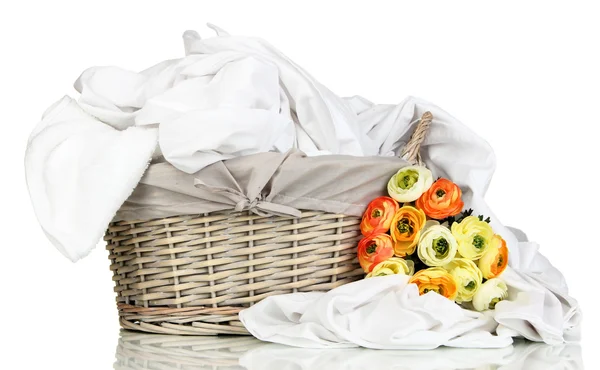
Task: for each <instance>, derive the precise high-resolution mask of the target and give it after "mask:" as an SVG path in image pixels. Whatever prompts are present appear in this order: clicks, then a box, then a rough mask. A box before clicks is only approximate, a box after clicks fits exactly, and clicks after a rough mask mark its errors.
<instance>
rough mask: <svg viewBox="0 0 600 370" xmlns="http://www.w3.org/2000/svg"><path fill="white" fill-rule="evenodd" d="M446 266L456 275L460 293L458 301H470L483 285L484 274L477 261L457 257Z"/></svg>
mask: <svg viewBox="0 0 600 370" xmlns="http://www.w3.org/2000/svg"><path fill="white" fill-rule="evenodd" d="M444 268H445V269H446V270H447V271H448V272H449V273H450V275H452V276H453V277H454V280H455V281H456V286H457V290H458V294H457V295H456V303H463V302H470V301H472V300H473V296H475V293H477V290H479V287H481V282H482V281H483V276H482V274H481V271H480V270H479V268H478V267H477V265H476V264H475V262H473V261H471V260H468V259H466V258H457V259H455V260H454V261H452V262H450V263H449V264H447V265H446V266H444Z"/></svg>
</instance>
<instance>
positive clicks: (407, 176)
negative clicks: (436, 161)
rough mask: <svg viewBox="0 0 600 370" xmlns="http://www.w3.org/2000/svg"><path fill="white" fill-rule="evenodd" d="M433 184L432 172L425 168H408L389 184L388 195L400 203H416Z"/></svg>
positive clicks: (397, 174)
mask: <svg viewBox="0 0 600 370" xmlns="http://www.w3.org/2000/svg"><path fill="white" fill-rule="evenodd" d="M432 184H433V175H432V174H431V171H429V170H428V169H427V168H425V167H423V166H408V167H404V168H402V169H401V170H400V171H398V172H397V173H396V174H395V175H394V176H392V178H391V179H390V181H389V182H388V193H389V194H390V197H392V198H394V199H395V200H396V201H398V202H400V203H408V202H414V201H415V200H417V199H419V197H420V196H421V195H422V194H423V193H424V192H426V191H427V190H429V188H430V187H431V185H432Z"/></svg>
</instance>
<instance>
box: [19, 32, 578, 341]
mask: <svg viewBox="0 0 600 370" xmlns="http://www.w3.org/2000/svg"><path fill="white" fill-rule="evenodd" d="M215 29H216V30H217V32H218V34H219V35H218V37H214V38H208V39H201V38H200V37H199V35H198V34H197V33H195V32H186V33H185V34H184V41H185V48H186V54H187V55H186V57H184V58H181V59H177V60H168V61H165V62H162V63H159V64H158V65H156V66H154V67H151V68H149V69H147V70H145V71H143V72H140V73H135V72H130V71H126V70H123V69H119V68H115V67H95V68H91V69H88V70H86V71H85V72H84V73H83V74H82V75H81V76H80V78H79V79H78V80H77V82H76V84H75V87H76V89H77V90H78V91H79V92H80V93H81V96H80V98H79V101H78V102H75V101H74V100H72V99H71V98H68V97H65V98H63V99H61V100H60V101H59V102H58V103H56V104H55V105H53V106H52V107H51V108H50V109H49V110H48V111H47V113H46V114H45V115H44V117H43V119H42V121H41V122H40V123H39V124H38V126H37V127H36V128H35V129H34V131H33V133H32V135H31V137H30V139H29V142H28V146H27V151H26V154H25V168H26V175H27V184H28V187H29V192H30V195H31V199H32V203H33V206H34V209H35V212H36V215H37V217H38V220H39V222H40V224H41V226H42V228H43V229H44V232H45V233H46V234H47V236H48V238H49V240H50V241H51V242H52V243H53V244H54V245H55V246H56V247H57V248H58V249H59V250H60V251H61V252H62V253H63V254H64V255H65V256H67V257H68V258H70V259H71V260H73V261H76V260H78V259H80V258H82V257H84V256H86V255H87V254H88V253H89V252H90V251H91V250H92V249H93V248H94V246H95V245H96V243H97V242H98V240H99V239H100V237H101V235H102V234H103V233H104V230H105V228H106V225H107V224H108V222H109V221H110V220H111V219H123V218H127V217H133V216H132V215H136V216H140V215H146V216H149V217H165V216H166V215H167V214H178V212H179V213H189V212H191V210H192V208H193V210H194V212H193V213H203V212H210V211H213V210H215V208H219V209H238V208H239V209H252V210H255V211H256V212H263V213H273V214H278V213H285V214H292V215H293V214H294V212H295V210H297V209H300V208H302V207H304V206H307V204H309V206H310V204H313V203H314V202H313V203H310V202H308V203H307V202H305V201H306V199H310V198H312V199H313V201H316V202H317V203H319V204H320V207H322V209H321V210H323V211H326V212H342V211H343V212H345V213H346V214H348V215H354V216H360V215H361V213H362V211H363V210H364V208H365V207H366V205H367V203H368V201H369V200H370V199H372V198H373V196H372V195H373V194H377V193H378V192H379V194H378V195H381V194H382V193H383V189H384V187H385V181H384V183H382V184H380V183H379V182H378V181H380V179H382V178H386V177H388V178H389V174H390V172H391V173H393V172H394V170H396V169H398V168H400V167H402V166H403V165H404V162H403V161H402V160H401V159H398V158H394V157H397V156H398V154H399V152H400V151H401V149H402V147H403V145H404V144H405V143H406V141H407V140H408V138H409V137H410V134H411V133H412V130H413V129H414V125H415V124H416V122H417V119H418V118H419V117H420V116H421V115H422V114H423V113H424V112H426V111H430V112H431V113H432V114H433V117H434V119H433V122H432V125H431V127H430V130H429V133H428V135H427V137H426V139H425V141H424V143H423V144H422V146H421V154H422V157H423V160H424V161H425V163H426V165H427V167H428V168H429V169H431V170H432V172H433V174H434V176H436V177H437V176H443V177H448V178H450V179H452V180H453V181H454V182H456V183H457V184H458V185H460V186H461V188H462V190H463V194H464V200H465V203H466V206H468V207H471V208H473V209H474V210H475V212H476V213H477V214H485V215H489V216H491V219H492V227H493V228H494V230H495V231H496V232H497V233H499V234H501V235H502V236H503V237H504V239H506V241H507V244H508V247H509V250H510V256H511V258H510V270H509V271H507V272H506V273H505V280H507V283H509V285H510V290H511V291H510V294H511V299H510V301H508V302H502V304H499V305H498V309H497V310H496V313H495V317H494V318H495V320H493V319H490V318H489V317H483V316H481V315H480V314H474V313H472V312H468V311H464V310H461V309H459V308H458V306H455V305H454V304H452V305H450V302H438V301H440V298H441V297H435V296H432V295H431V294H429V295H426V296H423V297H417V296H416V295H415V290H414V289H413V288H412V287H411V286H406V289H403V288H404V285H406V281H404V280H403V278H402V277H391V278H385V279H370V280H366V281H360V282H357V283H353V284H349V285H346V286H344V287H341V288H339V289H337V290H334V291H332V292H330V293H324V294H320V293H319V294H308V295H304V294H292V295H287V296H279V297H273V298H270V299H267V300H266V301H264V302H262V303H260V304H258V305H256V306H254V307H253V308H251V309H249V310H247V311H245V312H243V314H242V319H243V320H244V323H245V324H246V326H247V328H248V329H249V330H250V331H251V332H252V333H253V334H255V335H256V336H257V337H259V338H261V339H264V340H269V341H274V342H282V343H284V342H285V343H288V344H293V345H298V346H340V345H341V346H351V345H363V346H368V347H373V348H406V347H410V348H414V347H420V348H433V347H435V346H438V345H455V346H477V347H495V346H502V345H506V344H507V343H509V342H510V337H511V336H523V337H526V338H528V339H531V340H539V341H545V342H547V343H558V342H563V341H567V340H571V339H575V338H577V327H578V324H579V308H578V305H577V303H576V302H575V301H574V300H573V299H572V298H570V297H569V296H568V292H567V288H566V284H565V283H564V279H563V278H562V275H561V274H560V272H559V271H557V270H556V269H554V268H553V267H552V266H551V265H550V264H549V263H548V262H547V261H546V260H545V259H544V257H542V256H541V255H540V254H539V253H538V251H537V248H535V247H532V244H531V243H529V242H525V241H521V242H519V241H518V240H517V237H516V236H515V235H514V234H513V233H512V232H511V231H510V230H509V229H508V228H506V227H504V226H503V225H502V224H501V223H500V221H499V220H498V219H497V218H496V217H494V215H493V213H492V212H491V210H490V209H489V208H488V206H487V205H486V203H485V202H484V200H483V197H484V195H485V192H486V190H487V187H488V185H489V182H490V180H491V177H492V175H493V172H494V169H495V157H494V154H493V151H492V149H491V148H490V147H489V145H488V144H487V143H486V142H485V141H484V140H482V139H481V138H479V137H478V136H477V135H475V134H474V133H473V132H472V131H471V130H469V129H468V128H467V127H466V126H464V125H463V124H461V123H460V122H458V121H457V120H456V119H455V118H453V117H451V116H450V115H449V114H447V113H446V112H444V111H443V110H441V109H440V108H438V107H436V106H434V105H432V104H430V103H428V102H425V101H422V100H419V99H417V98H413V97H409V98H406V99H405V100H404V101H402V102H401V103H399V104H397V105H376V104H373V103H371V102H369V101H367V100H365V99H363V98H361V97H353V98H340V97H338V96H336V95H335V94H334V93H333V92H331V91H330V90H328V89H327V88H326V87H324V86H323V85H321V84H320V83H319V82H318V81H316V80H315V79H314V78H312V77H311V76H310V75H309V74H308V73H307V72H306V71H304V70H303V69H302V68H300V67H299V66H297V65H296V64H295V63H293V62H292V61H291V60H289V59H288V58H287V57H285V56H284V55H283V54H281V53H280V52H279V51H278V50H276V49H275V48H273V47H272V46H271V45H269V44H268V43H266V42H264V41H262V40H259V39H254V38H247V37H237V36H229V35H227V34H226V33H225V32H223V31H222V30H220V29H217V28H215ZM266 152H274V153H266ZM302 153H305V154H306V155H307V156H308V158H307V157H305V156H304V155H303V154H302ZM332 154H333V155H339V156H346V157H345V158H346V160H347V161H348V162H352V159H354V160H356V161H357V163H359V162H360V161H362V162H360V163H362V165H363V168H366V167H367V166H366V164H368V163H369V161H373V158H374V157H375V156H380V158H376V159H377V160H378V161H379V162H378V163H382V165H381V166H370V167H372V169H371V170H370V171H364V173H361V174H355V176H361V175H362V176H364V178H363V180H364V181H363V182H362V187H359V190H357V191H356V192H355V193H353V192H352V187H348V194H355V196H356V198H354V197H348V196H346V197H345V198H344V199H343V200H340V199H337V198H336V194H335V193H336V191H339V189H338V190H336V189H335V187H330V190H329V191H323V188H322V187H321V188H319V186H320V185H322V182H320V181H325V182H329V183H331V180H332V178H327V179H325V180H323V179H322V178H323V177H327V176H331V172H330V169H331V165H330V164H329V167H328V166H327V165H324V164H326V163H327V162H328V161H329V160H333V158H336V157H332V156H330V155H332ZM264 155H267V156H268V157H261V156H264ZM273 155H276V156H275V157H273ZM325 155H327V156H326V157H325ZM315 156H323V157H315ZM350 156H353V157H350ZM328 157H331V158H332V159H328ZM381 157H386V158H381ZM265 158H267V159H268V161H266V162H268V163H269V165H271V166H272V167H270V170H269V171H253V170H252V167H249V166H251V165H254V166H256V163H261V164H262V163H263V159H265ZM319 158H321V159H319ZM369 158H371V159H369ZM290 160H292V161H296V162H294V163H292V165H290V164H289V162H288V161H290ZM269 161H270V162H269ZM277 161H279V162H280V163H277ZM150 163H151V164H150ZM384 163H385V165H383V164H384ZM149 164H150V167H149V168H148V170H147V171H146V174H145V175H144V177H142V175H143V174H144V171H145V169H146V168H147V167H148V165H149ZM284 165H285V166H291V167H283V166H284ZM349 166H350V165H349ZM232 168H237V172H236V171H235V170H232ZM244 168H245V169H246V170H243V169H244ZM240 169H242V170H240ZM283 170H288V173H290V174H292V173H293V174H296V179H297V181H295V182H294V181H289V182H288V183H285V182H283V184H285V185H286V187H284V189H285V194H283V193H280V191H281V189H278V188H277V187H276V186H274V184H282V182H278V181H280V180H281V178H279V180H278V179H277V176H278V175H281V171H283ZM215 171H216V173H218V174H219V175H218V176H216V177H215V176H208V175H206V174H207V173H214V172H215ZM303 171H306V172H303ZM347 172H349V171H347ZM169 173H170V174H171V175H167V174H169ZM303 175H305V176H303ZM320 177H321V180H320ZM174 179H180V180H181V181H174ZM335 180H336V181H337V182H339V183H344V185H346V184H349V182H345V180H347V179H344V178H343V177H341V178H337V179H335ZM138 183H139V186H138V188H136V185H138ZM168 184H177V186H173V185H168ZM240 184H246V186H242V185H240ZM248 184H251V185H252V186H247V185H248ZM311 184H314V186H312V187H311ZM368 184H371V185H368ZM134 188H136V189H135V191H134ZM132 192H133V194H132ZM207 192H209V193H211V194H212V195H214V196H215V197H217V198H218V197H221V198H220V200H218V201H216V202H215V201H213V202H211V199H213V198H210V197H209V199H205V198H203V195H202V194H206V193H207ZM319 192H320V193H319ZM316 193H319V194H316ZM289 194H295V196H289ZM286 195H288V198H285V196H286ZM338 195H339V194H338ZM165 196H166V198H165ZM301 198H305V199H301ZM160 199H163V201H162V203H160V202H159V200H160ZM323 199H334V200H335V201H334V202H330V203H329V206H328V203H327V202H319V201H320V200H323ZM194 202H195V204H194ZM215 203H217V204H216V205H215ZM190 204H194V207H192V208H190ZM203 205H204V206H203ZM118 212H119V213H118ZM145 212H149V213H145ZM152 212H155V213H152ZM161 212H162V213H161ZM367 292H368V293H367ZM376 292H378V293H376ZM344 297H351V298H352V299H344ZM340 301H341V303H340ZM301 302H303V303H302V304H300V303H301ZM316 302H319V304H316ZM384 302H387V303H385V304H384ZM313 303H315V304H313ZM432 303H435V304H438V303H439V304H440V305H441V306H444V305H446V306H448V309H447V310H442V311H436V313H435V315H433V316H431V315H429V313H428V312H427V311H426V310H420V309H417V307H418V306H419V305H424V307H425V308H428V307H430V305H431V304H432ZM394 305H397V307H398V309H402V310H405V311H407V312H411V315H412V316H413V317H414V318H415V319H416V320H415V322H420V323H421V326H420V327H418V326H414V327H413V328H412V329H410V330H408V331H406V330H407V329H406V328H405V327H403V328H400V327H396V326H394V325H391V326H390V325H389V324H390V322H393V320H391V321H390V319H393V318H394V317H395V315H392V316H389V315H388V316H385V315H383V313H385V312H387V310H390V309H392V308H391V307H395V306H394ZM366 307H370V309H372V310H374V311H373V312H381V313H382V315H372V314H371V315H369V322H370V323H371V324H370V325H363V327H362V328H359V327H358V326H357V324H356V323H357V322H359V321H357V320H363V319H366V315H365V310H366ZM377 310H383V311H377ZM274 312H279V314H278V315H275V316H271V314H272V313H274ZM324 316H327V317H324ZM432 317H433V318H435V320H433V319H432ZM418 318H420V320H417V319H418ZM400 322H401V321H400V320H399V321H398V323H400ZM498 323H499V324H500V325H499V327H498V330H497V334H498V335H492V334H490V333H494V332H495V329H496V326H497V324H498ZM398 325H400V324H398ZM457 325H458V326H457ZM384 327H385V330H386V333H388V334H389V336H387V337H384V336H382V335H380V334H378V331H380V330H383V328H384ZM459 327H460V329H458V328H459ZM369 328H371V329H369ZM394 329H398V330H399V331H393V330H394ZM411 330H413V331H411ZM348 333H350V334H348ZM408 338H413V340H409V339H408Z"/></svg>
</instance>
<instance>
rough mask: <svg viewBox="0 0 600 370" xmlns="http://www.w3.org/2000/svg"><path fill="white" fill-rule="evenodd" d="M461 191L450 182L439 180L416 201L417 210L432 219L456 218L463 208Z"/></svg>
mask: <svg viewBox="0 0 600 370" xmlns="http://www.w3.org/2000/svg"><path fill="white" fill-rule="evenodd" d="M461 196H462V191H461V190H460V188H459V187H458V185H456V184H455V183H453V182H452V181H450V180H448V179H443V178H442V179H439V180H437V181H436V182H434V183H433V185H431V187H430V188H429V190H427V191H426V192H424V193H423V195H421V197H420V198H419V199H417V208H419V209H422V210H423V212H425V214H426V215H427V216H429V217H431V218H433V219H436V220H442V219H444V218H446V217H450V216H456V215H457V214H459V213H460V212H461V211H462V209H463V207H464V205H465V204H464V202H463V201H462V199H461Z"/></svg>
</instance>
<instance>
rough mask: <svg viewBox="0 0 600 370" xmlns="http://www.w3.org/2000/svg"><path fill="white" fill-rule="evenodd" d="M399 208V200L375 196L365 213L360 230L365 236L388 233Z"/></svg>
mask: <svg viewBox="0 0 600 370" xmlns="http://www.w3.org/2000/svg"><path fill="white" fill-rule="evenodd" d="M398 208H399V206H398V202H396V201H395V200H394V199H392V198H390V197H379V198H375V199H374V200H373V201H372V202H371V203H369V206H368V207H367V210H366V211H365V213H364V214H363V218H362V222H361V223H360V231H361V232H362V234H363V235H364V236H369V235H373V234H381V233H387V232H388V230H389V229H390V225H391V224H392V218H394V215H395V214H396V211H398Z"/></svg>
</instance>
